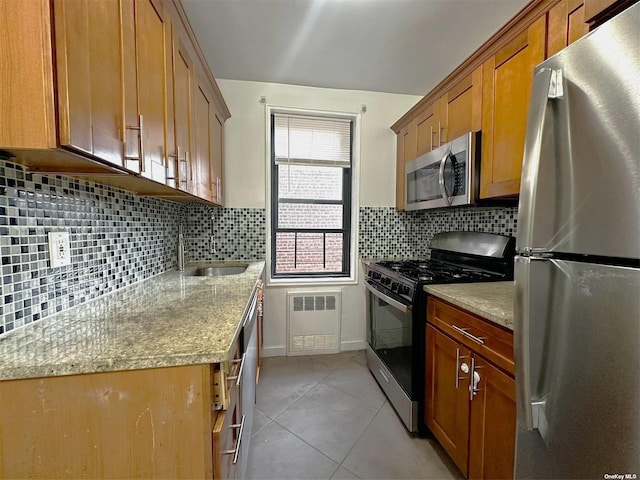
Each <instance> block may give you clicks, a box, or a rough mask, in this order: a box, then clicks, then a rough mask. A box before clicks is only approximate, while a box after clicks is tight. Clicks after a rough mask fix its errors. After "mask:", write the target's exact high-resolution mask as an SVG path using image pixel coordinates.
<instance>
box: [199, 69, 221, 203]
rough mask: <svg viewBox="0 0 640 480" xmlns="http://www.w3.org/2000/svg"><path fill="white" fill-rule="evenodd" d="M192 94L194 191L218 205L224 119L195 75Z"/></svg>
mask: <svg viewBox="0 0 640 480" xmlns="http://www.w3.org/2000/svg"><path fill="white" fill-rule="evenodd" d="M193 91H194V97H193V109H194V149H195V152H194V153H195V157H194V158H193V162H194V165H193V168H194V170H195V172H196V174H195V179H196V182H197V184H196V185H195V189H196V192H197V195H198V196H199V197H202V198H204V199H207V200H209V201H210V202H213V203H216V204H218V205H221V204H222V161H223V157H224V141H223V137H224V129H223V123H224V119H223V118H222V116H221V115H220V114H219V113H218V112H217V110H216V106H215V104H214V100H213V94H212V93H211V92H210V91H209V89H208V88H207V86H206V84H205V83H204V82H203V81H201V80H200V79H199V77H198V76H196V83H195V87H194V89H193Z"/></svg>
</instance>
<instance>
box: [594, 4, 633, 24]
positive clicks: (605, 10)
mask: <svg viewBox="0 0 640 480" xmlns="http://www.w3.org/2000/svg"><path fill="white" fill-rule="evenodd" d="M632 4H633V0H584V20H585V22H589V23H593V22H596V23H599V22H598V19H599V18H600V19H606V18H608V17H609V16H610V15H613V14H614V13H615V12H617V11H620V10H623V9H624V8H625V5H626V6H629V5H632Z"/></svg>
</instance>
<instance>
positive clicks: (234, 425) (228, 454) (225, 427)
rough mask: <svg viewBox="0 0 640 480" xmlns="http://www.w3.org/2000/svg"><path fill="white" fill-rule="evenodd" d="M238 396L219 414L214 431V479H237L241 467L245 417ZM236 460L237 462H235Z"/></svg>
mask: <svg viewBox="0 0 640 480" xmlns="http://www.w3.org/2000/svg"><path fill="white" fill-rule="evenodd" d="M241 413H242V412H241V409H240V401H239V398H238V395H234V396H232V401H231V404H230V405H229V408H227V409H226V410H222V411H220V412H219V413H218V415H217V417H216V420H215V422H214V426H213V431H212V448H213V472H214V475H213V478H236V477H237V475H236V473H237V472H236V470H237V467H238V465H240V455H241V450H240V438H241V437H240V435H241V433H242V432H241V430H242V427H243V425H242V424H243V421H244V417H243V416H242V415H241ZM234 460H235V462H234Z"/></svg>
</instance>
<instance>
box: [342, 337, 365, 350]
mask: <svg viewBox="0 0 640 480" xmlns="http://www.w3.org/2000/svg"><path fill="white" fill-rule="evenodd" d="M365 348H367V342H363V341H362V340H350V341H348V342H341V343H340V349H341V351H342V352H348V351H351V350H364V349H365Z"/></svg>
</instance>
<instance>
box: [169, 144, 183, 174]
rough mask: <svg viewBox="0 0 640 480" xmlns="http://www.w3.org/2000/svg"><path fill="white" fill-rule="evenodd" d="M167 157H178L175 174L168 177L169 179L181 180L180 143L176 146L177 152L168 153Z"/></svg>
mask: <svg viewBox="0 0 640 480" xmlns="http://www.w3.org/2000/svg"><path fill="white" fill-rule="evenodd" d="M167 157H169V158H175V159H176V168H175V176H174V177H167V180H178V182H180V165H179V162H180V145H178V146H177V147H176V153H168V154H167Z"/></svg>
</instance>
